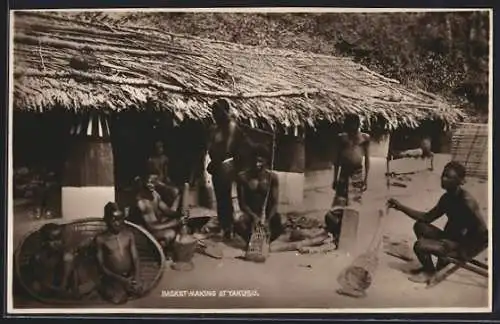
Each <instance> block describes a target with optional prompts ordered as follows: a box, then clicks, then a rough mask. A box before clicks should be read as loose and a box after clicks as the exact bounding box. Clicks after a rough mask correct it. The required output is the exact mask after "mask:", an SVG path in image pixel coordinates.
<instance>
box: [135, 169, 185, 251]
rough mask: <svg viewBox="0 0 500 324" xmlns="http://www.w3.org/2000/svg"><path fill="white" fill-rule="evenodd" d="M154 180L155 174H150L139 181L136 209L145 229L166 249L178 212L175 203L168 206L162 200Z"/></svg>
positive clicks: (178, 223)
mask: <svg viewBox="0 0 500 324" xmlns="http://www.w3.org/2000/svg"><path fill="white" fill-rule="evenodd" d="M155 181H156V175H155V174H150V175H149V176H148V177H147V179H146V181H144V182H143V181H140V182H139V184H138V187H139V192H138V194H137V209H138V211H139V214H140V215H139V216H140V217H141V219H142V221H143V223H144V226H145V227H146V229H147V230H148V231H149V232H150V233H151V234H153V236H154V237H155V238H156V239H157V240H158V242H159V243H160V244H161V245H162V246H163V248H165V249H166V248H168V247H169V246H170V244H171V243H172V242H173V240H174V239H175V235H176V233H177V232H176V231H177V229H178V227H179V225H180V222H179V218H180V213H179V212H178V211H177V207H178V206H176V204H174V205H171V206H169V205H167V204H166V203H165V202H164V201H163V200H162V198H161V196H160V194H159V193H158V192H157V191H156V186H155Z"/></svg>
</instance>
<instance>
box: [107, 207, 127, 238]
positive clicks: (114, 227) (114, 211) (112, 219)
mask: <svg viewBox="0 0 500 324" xmlns="http://www.w3.org/2000/svg"><path fill="white" fill-rule="evenodd" d="M124 221H125V215H124V214H123V212H122V211H121V210H120V208H119V207H118V205H117V204H116V203H114V202H108V203H107V204H106V206H104V222H105V223H106V226H107V227H108V230H110V231H111V232H112V233H119V232H120V230H121V229H122V227H123V223H124Z"/></svg>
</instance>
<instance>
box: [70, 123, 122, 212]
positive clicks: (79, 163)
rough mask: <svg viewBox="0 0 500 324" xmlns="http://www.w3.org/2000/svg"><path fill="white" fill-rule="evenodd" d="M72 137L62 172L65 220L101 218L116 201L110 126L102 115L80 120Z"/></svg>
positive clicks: (72, 131)
mask: <svg viewBox="0 0 500 324" xmlns="http://www.w3.org/2000/svg"><path fill="white" fill-rule="evenodd" d="M71 136H72V140H71V146H70V149H69V154H68V157H67V159H66V162H65V164H64V172H63V186H62V216H63V219H65V220H74V219H80V218H88V217H101V216H102V213H103V208H104V205H105V204H106V203H107V202H109V201H115V187H114V159H113V150H112V147H111V141H110V138H109V122H108V120H107V118H106V117H105V116H103V115H100V114H88V115H84V116H80V117H79V118H78V120H77V122H76V123H75V125H74V127H73V128H72V130H71Z"/></svg>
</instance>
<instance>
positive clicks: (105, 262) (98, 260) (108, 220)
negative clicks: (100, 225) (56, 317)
mask: <svg viewBox="0 0 500 324" xmlns="http://www.w3.org/2000/svg"><path fill="white" fill-rule="evenodd" d="M103 219H104V222H105V224H106V230H105V231H103V232H102V233H99V234H97V235H96V236H95V237H91V238H89V239H88V240H84V241H83V242H79V244H76V245H75V246H70V245H69V244H68V240H69V238H68V235H71V233H70V232H69V231H68V227H66V226H65V225H59V224H56V223H48V224H45V225H44V226H42V228H41V229H40V231H39V233H40V239H41V244H40V246H39V248H38V250H37V251H35V253H33V255H32V256H31V258H30V259H29V261H28V264H27V266H26V267H25V271H28V272H29V273H25V275H26V276H27V278H29V279H30V282H31V288H32V289H33V291H35V292H36V293H37V294H39V296H41V297H43V298H47V299H54V298H55V299H57V298H59V299H68V298H69V299H81V298H83V297H84V296H87V295H89V294H91V293H92V292H94V291H95V292H98V293H99V294H100V295H101V297H102V298H104V299H105V300H107V301H109V302H112V303H114V304H120V303H125V302H126V301H127V300H128V299H129V297H131V296H138V295H140V294H141V292H142V290H143V287H142V284H141V280H140V271H139V266H140V265H139V254H138V251H137V246H136V243H135V236H134V234H133V233H132V232H131V231H130V230H128V229H127V228H126V227H125V226H124V221H125V215H124V213H123V211H122V210H121V209H120V208H119V207H118V205H117V204H116V203H113V202H109V203H108V204H106V206H105V207H104V218H103Z"/></svg>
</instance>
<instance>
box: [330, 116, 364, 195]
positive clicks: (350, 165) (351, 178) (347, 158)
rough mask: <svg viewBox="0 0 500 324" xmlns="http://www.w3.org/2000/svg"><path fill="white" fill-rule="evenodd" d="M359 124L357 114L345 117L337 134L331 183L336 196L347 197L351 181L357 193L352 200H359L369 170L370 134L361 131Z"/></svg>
mask: <svg viewBox="0 0 500 324" xmlns="http://www.w3.org/2000/svg"><path fill="white" fill-rule="evenodd" d="M360 126H361V121H360V119H359V116H358V115H356V114H351V115H348V116H347V117H346V119H345V123H344V127H345V132H344V133H341V134H340V135H339V148H338V153H337V157H336V159H335V162H334V164H335V165H334V174H333V185H332V188H333V190H335V191H336V196H340V197H343V198H346V199H348V198H349V197H348V193H349V187H350V183H351V186H352V187H353V188H355V189H356V191H358V193H359V194H358V195H356V197H354V200H358V201H360V200H361V192H363V191H365V190H366V189H367V186H368V174H369V171H370V135H368V134H365V133H363V132H361V131H360ZM363 160H364V166H365V172H364V174H363ZM339 171H340V172H339Z"/></svg>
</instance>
